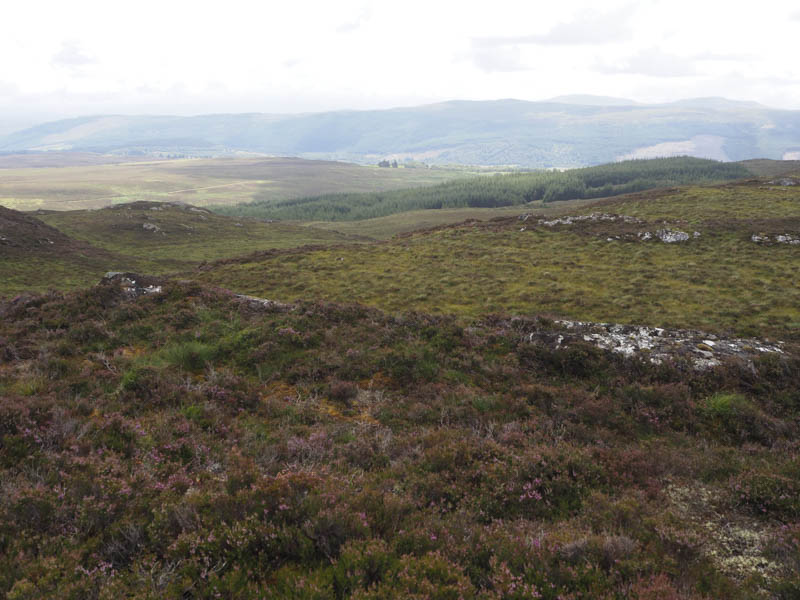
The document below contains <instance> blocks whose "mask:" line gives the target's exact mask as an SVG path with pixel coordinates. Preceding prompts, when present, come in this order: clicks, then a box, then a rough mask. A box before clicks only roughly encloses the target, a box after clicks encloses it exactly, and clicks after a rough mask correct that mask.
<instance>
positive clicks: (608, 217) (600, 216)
mask: <svg viewBox="0 0 800 600" xmlns="http://www.w3.org/2000/svg"><path fill="white" fill-rule="evenodd" d="M523 216H525V215H523ZM520 219H522V217H520ZM522 220H523V221H524V220H527V216H526V219H522ZM586 221H588V222H592V223H596V222H600V221H607V222H610V223H617V222H620V223H642V220H641V219H639V218H637V217H630V216H628V215H612V214H608V213H592V214H590V215H578V216H567V217H559V218H557V219H551V220H549V221H548V220H546V219H539V225H544V226H545V227H555V226H556V225H573V224H575V223H581V222H586Z"/></svg>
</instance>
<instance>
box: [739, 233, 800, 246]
mask: <svg viewBox="0 0 800 600" xmlns="http://www.w3.org/2000/svg"><path fill="white" fill-rule="evenodd" d="M750 241H752V242H755V243H756V244H789V245H791V246H800V235H795V234H792V233H779V234H776V235H771V236H770V235H766V234H762V233H754V234H753V235H751V236H750Z"/></svg>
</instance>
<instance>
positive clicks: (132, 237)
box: [40, 202, 355, 266]
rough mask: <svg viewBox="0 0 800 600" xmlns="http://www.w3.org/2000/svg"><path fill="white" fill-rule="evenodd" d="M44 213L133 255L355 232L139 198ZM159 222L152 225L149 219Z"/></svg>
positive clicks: (231, 251) (66, 228) (180, 255)
mask: <svg viewBox="0 0 800 600" xmlns="http://www.w3.org/2000/svg"><path fill="white" fill-rule="evenodd" d="M40 218H41V220H42V221H44V222H45V223H48V224H49V225H52V226H54V227H56V228H58V229H59V230H61V231H63V232H64V233H66V234H68V235H70V236H72V237H74V238H76V239H81V240H85V241H87V242H90V243H92V244H93V245H95V246H97V247H101V248H105V249H107V250H110V251H114V252H118V253H121V254H127V255H130V256H140V257H142V258H144V257H147V258H150V259H154V260H163V261H172V262H173V263H174V264H175V265H176V266H177V265H179V264H180V263H181V262H197V261H203V260H214V259H217V258H225V257H230V256H236V255H238V254H246V253H248V252H254V251H257V250H267V249H271V248H295V247H297V246H303V245H307V244H337V243H342V242H348V241H350V242H352V241H354V239H355V238H353V237H351V236H347V235H345V234H341V233H338V232H335V231H326V230H321V229H317V228H314V227H301V226H298V225H294V224H290V223H280V222H274V223H265V222H261V221H255V220H251V219H232V218H229V217H223V216H220V215H217V214H214V213H212V212H209V211H207V210H203V209H198V208H194V207H184V206H181V205H172V204H165V203H150V202H137V203H131V204H125V205H120V206H115V207H110V208H106V209H103V210H98V211H66V212H53V213H49V214H42V215H40ZM145 224H147V225H148V226H155V227H158V229H159V230H158V231H153V230H146V229H144V227H143V226H144V225H145Z"/></svg>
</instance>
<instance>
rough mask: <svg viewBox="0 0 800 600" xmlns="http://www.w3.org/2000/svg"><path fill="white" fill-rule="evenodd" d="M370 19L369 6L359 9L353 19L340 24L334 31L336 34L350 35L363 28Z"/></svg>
mask: <svg viewBox="0 0 800 600" xmlns="http://www.w3.org/2000/svg"><path fill="white" fill-rule="evenodd" d="M371 17H372V10H370V8H369V6H365V7H363V8H362V9H361V11H360V12H359V14H358V16H357V17H356V18H355V19H353V20H352V21H348V22H346V23H342V24H341V25H339V26H338V27H337V28H336V31H337V33H351V32H353V31H356V30H358V29H361V28H362V27H364V26H365V25H366V24H367V23H369V20H370V18H371Z"/></svg>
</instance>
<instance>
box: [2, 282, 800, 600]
mask: <svg viewBox="0 0 800 600" xmlns="http://www.w3.org/2000/svg"><path fill="white" fill-rule="evenodd" d="M126 277H127V279H126V278H122V279H120V281H123V280H124V282H126V283H125V285H126V286H127V287H120V286H119V282H118V281H117V280H116V279H109V280H107V281H106V282H105V283H104V284H102V285H99V286H96V287H94V288H92V289H88V290H85V291H81V292H73V293H69V294H66V295H65V294H55V293H52V294H49V295H44V296H38V297H32V298H27V299H18V300H16V301H14V302H9V303H6V304H3V305H0V316H2V318H1V319H0V481H2V485H1V486H0V550H1V551H0V595H3V596H4V597H7V598H15V599H19V598H37V597H56V596H57V597H60V598H121V597H153V598H155V597H158V598H163V597H168V598H217V597H223V598H298V599H300V598H303V599H305V598H309V599H310V598H315V599H322V598H325V599H327V598H351V597H353V598H362V599H364V598H375V599H377V598H467V599H469V598H475V599H487V600H488V599H500V598H520V599H521V598H546V599H553V600H555V599H556V598H620V597H636V598H653V599H655V598H708V597H712V598H731V599H737V598H752V597H756V595H758V594H762V595H763V594H770V595H772V596H773V597H785V598H789V597H796V594H797V593H798V592H800V579H798V572H799V571H798V566H800V546H798V545H797V539H798V535H800V525H799V524H798V523H800V502H799V501H798V499H800V484H798V479H799V478H800V470H799V468H800V467H799V465H800V462H798V461H799V460H800V459H799V457H798V446H797V438H798V434H800V430H798V417H800V389H799V388H798V384H797V382H798V378H799V377H800V363H799V362H798V360H797V359H796V358H793V357H792V356H794V355H793V354H791V353H788V352H787V354H786V356H785V357H783V358H779V357H776V356H775V355H770V356H765V357H764V358H761V359H757V360H755V361H754V362H753V363H752V365H751V366H750V367H748V368H743V365H740V364H737V363H725V364H722V365H720V366H718V367H717V368H715V369H712V370H709V371H704V372H698V371H696V370H694V369H692V368H691V366H690V365H688V364H686V363H681V362H664V363H662V364H660V365H654V364H651V363H649V362H648V361H639V360H637V359H625V358H622V357H621V356H619V355H615V354H612V353H608V352H605V351H602V350H600V349H597V348H595V347H593V346H590V345H586V344H583V343H581V342H575V343H574V344H570V345H564V346H562V347H560V348H556V347H555V346H552V345H542V344H539V343H536V342H535V341H534V342H532V341H531V339H532V338H531V333H532V332H547V331H549V330H550V329H551V328H552V327H553V325H552V323H550V322H548V321H547V320H542V319H539V320H536V319H527V320H519V319H518V320H514V319H507V318H498V317H493V318H485V319H481V320H478V321H475V322H473V323H471V324H469V326H466V325H465V324H462V323H459V322H457V321H455V320H453V319H451V318H446V317H431V316H425V315H422V314H408V315H404V316H402V317H393V316H390V315H386V314H384V313H381V312H379V311H377V310H374V309H367V308H364V307H361V306H344V305H331V304H320V303H311V302H306V303H300V304H297V305H280V304H275V303H262V302H257V301H254V300H249V299H242V298H239V297H235V296H233V295H231V294H229V293H226V292H223V291H219V290H215V289H210V288H205V287H200V286H197V285H194V284H190V283H176V282H169V281H163V282H159V281H155V280H147V288H146V289H145V288H143V289H142V293H141V294H139V293H138V292H137V290H136V289H133V291H132V288H131V286H132V285H133V286H135V285H136V283H135V281H134V280H135V279H136V278H135V277H133V276H126ZM132 281H133V283H131V282H132ZM787 350H788V348H787Z"/></svg>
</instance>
